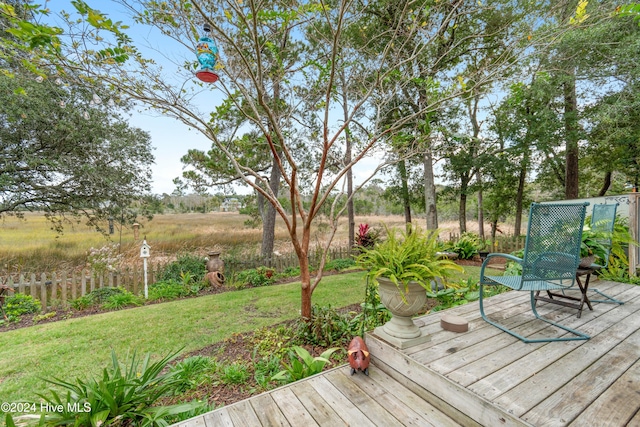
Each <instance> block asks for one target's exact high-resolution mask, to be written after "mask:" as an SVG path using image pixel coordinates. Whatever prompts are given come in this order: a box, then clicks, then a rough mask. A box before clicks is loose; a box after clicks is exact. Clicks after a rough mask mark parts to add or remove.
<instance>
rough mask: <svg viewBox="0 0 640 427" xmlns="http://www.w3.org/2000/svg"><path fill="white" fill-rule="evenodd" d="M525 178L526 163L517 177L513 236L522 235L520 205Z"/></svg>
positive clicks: (522, 198)
mask: <svg viewBox="0 0 640 427" xmlns="http://www.w3.org/2000/svg"><path fill="white" fill-rule="evenodd" d="M526 178H527V162H524V161H523V162H522V167H521V168H520V176H519V177H518V191H517V193H516V222H515V224H514V226H513V234H514V236H519V235H521V234H522V203H523V201H524V185H525V183H526Z"/></svg>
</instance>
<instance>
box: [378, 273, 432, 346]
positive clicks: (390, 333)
mask: <svg viewBox="0 0 640 427" xmlns="http://www.w3.org/2000/svg"><path fill="white" fill-rule="evenodd" d="M377 280H378V292H379V294H380V301H381V302H382V304H384V306H385V307H387V309H388V310H389V311H390V312H391V314H392V315H393V316H392V317H391V320H389V321H388V322H387V323H385V324H384V325H382V326H378V327H377V328H376V329H375V330H374V331H373V332H374V334H376V335H378V336H379V337H380V338H382V339H384V340H385V341H387V342H389V343H390V344H393V345H395V346H396V347H398V348H401V349H402V348H408V347H412V346H414V345H418V344H422V343H424V342H426V341H428V340H429V336H428V335H426V334H424V333H423V332H422V331H421V330H420V328H419V327H418V326H417V325H416V324H415V323H414V322H413V319H412V316H414V315H416V314H417V313H419V312H420V310H422V308H423V307H424V305H425V304H426V302H427V291H426V290H425V289H424V288H423V287H422V285H420V284H419V283H418V282H409V291H408V292H407V293H406V294H404V292H402V293H401V292H400V289H399V288H398V287H397V286H396V285H395V284H394V283H393V282H392V281H391V280H389V279H387V278H384V277H378V279H377ZM400 286H401V287H402V286H403V285H400ZM403 291H404V289H403ZM403 294H404V298H403Z"/></svg>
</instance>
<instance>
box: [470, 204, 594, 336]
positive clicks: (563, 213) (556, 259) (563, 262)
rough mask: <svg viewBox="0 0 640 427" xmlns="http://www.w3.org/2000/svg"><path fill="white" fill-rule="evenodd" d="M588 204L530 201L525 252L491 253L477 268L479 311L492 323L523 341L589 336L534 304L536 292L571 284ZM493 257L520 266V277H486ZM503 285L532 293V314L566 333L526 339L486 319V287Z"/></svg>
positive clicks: (568, 286)
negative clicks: (542, 312) (547, 315)
mask: <svg viewBox="0 0 640 427" xmlns="http://www.w3.org/2000/svg"><path fill="white" fill-rule="evenodd" d="M588 205H589V203H574V204H540V203H533V204H532V205H531V208H530V210H529V226H528V230H527V239H526V242H525V248H524V255H523V257H522V258H518V257H516V256H514V255H511V254H501V253H491V254H489V255H488V256H487V258H486V259H485V260H484V262H483V263H482V267H481V269H480V314H481V315H482V318H483V319H484V320H485V321H487V322H488V323H490V324H491V325H493V326H495V327H497V328H499V329H501V330H503V331H504V332H507V333H509V334H511V335H513V336H514V337H516V338H518V339H520V340H522V341H524V342H525V343H534V342H549V341H574V340H587V339H589V338H590V337H589V335H586V334H584V333H582V332H579V331H576V330H575V329H571V328H569V327H567V326H564V325H561V324H559V323H556V322H553V321H551V320H549V319H545V318H543V317H541V316H540V315H539V314H538V312H537V310H536V305H535V296H534V295H535V293H536V292H538V291H550V290H560V291H561V290H564V289H568V288H570V287H572V286H573V285H574V282H575V280H576V270H577V268H578V264H579V263H580V243H581V241H582V227H583V225H584V218H585V214H586V209H587V206H588ZM494 257H502V258H506V259H509V260H512V261H515V262H517V263H519V264H520V265H521V266H522V275H520V276H487V275H485V268H486V267H487V265H488V263H489V262H490V260H491V259H492V258H494ZM492 285H494V286H495V285H503V286H506V287H508V288H511V289H512V290H515V291H527V292H529V293H530V294H531V310H532V311H533V314H534V315H535V317H536V318H537V319H539V320H542V321H544V322H546V323H549V324H551V325H553V326H556V327H558V328H560V329H562V330H564V331H567V332H569V333H570V334H571V335H569V336H560V337H557V338H527V337H524V336H522V335H520V334H518V333H517V332H515V331H513V330H511V329H509V328H507V327H505V326H503V325H500V324H499V323H497V322H495V321H493V320H491V319H489V317H487V315H486V313H485V311H484V300H483V293H484V287H485V286H492Z"/></svg>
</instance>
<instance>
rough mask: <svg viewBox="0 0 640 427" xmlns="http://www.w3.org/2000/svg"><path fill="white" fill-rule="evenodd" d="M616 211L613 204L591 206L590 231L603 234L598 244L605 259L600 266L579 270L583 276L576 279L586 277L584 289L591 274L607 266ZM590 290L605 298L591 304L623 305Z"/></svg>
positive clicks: (595, 265) (616, 206)
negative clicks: (602, 249) (603, 249)
mask: <svg viewBox="0 0 640 427" xmlns="http://www.w3.org/2000/svg"><path fill="white" fill-rule="evenodd" d="M617 209H618V204H617V203H614V204H611V205H607V204H604V205H594V206H593V212H592V213H591V229H592V230H593V231H595V232H596V233H602V234H603V236H604V237H602V238H601V239H600V243H601V244H602V246H604V248H605V257H604V262H603V263H602V265H600V264H597V263H593V264H591V265H590V266H589V267H587V268H586V269H579V270H578V272H579V273H580V272H581V271H580V270H585V271H584V273H583V274H579V275H578V277H577V280H578V281H580V277H579V276H581V275H584V276H586V277H587V278H586V280H585V288H588V286H589V279H590V278H591V274H592V273H595V272H597V271H598V270H601V269H603V268H607V266H608V265H609V256H610V255H611V245H612V238H613V227H614V225H615V222H616V211H617ZM591 290H592V291H594V292H596V293H598V294H600V295H601V296H602V297H604V298H606V299H604V300H595V299H592V300H591V302H604V303H609V304H620V305H622V304H624V302H623V301H620V300H617V299H615V298H613V297H610V296H609V295H607V294H605V293H603V292H600V291H599V290H597V289H591Z"/></svg>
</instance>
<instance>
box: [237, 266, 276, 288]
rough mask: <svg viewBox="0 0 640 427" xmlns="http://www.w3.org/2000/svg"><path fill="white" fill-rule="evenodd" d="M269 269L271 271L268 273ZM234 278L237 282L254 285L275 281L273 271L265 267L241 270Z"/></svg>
mask: <svg viewBox="0 0 640 427" xmlns="http://www.w3.org/2000/svg"><path fill="white" fill-rule="evenodd" d="M270 271H271V273H269V272H270ZM235 280H236V281H237V282H239V283H242V284H246V285H249V286H254V287H259V286H269V285H272V284H274V283H275V278H274V277H273V271H272V270H271V269H267V268H266V267H259V268H251V269H249V270H243V271H241V272H239V273H238V274H237V275H236V277H235Z"/></svg>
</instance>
